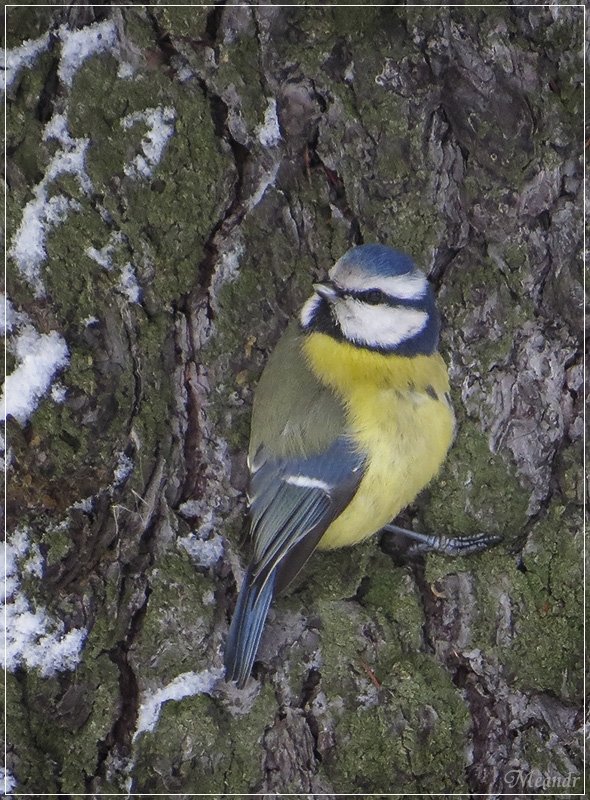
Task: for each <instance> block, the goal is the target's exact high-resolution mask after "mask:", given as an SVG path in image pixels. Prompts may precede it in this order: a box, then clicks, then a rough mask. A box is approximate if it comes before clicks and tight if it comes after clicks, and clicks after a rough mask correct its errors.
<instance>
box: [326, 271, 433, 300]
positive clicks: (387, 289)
mask: <svg viewBox="0 0 590 800" xmlns="http://www.w3.org/2000/svg"><path fill="white" fill-rule="evenodd" d="M330 278H332V280H333V281H334V282H335V283H337V284H338V285H339V286H342V288H344V289H346V290H349V291H350V290H352V291H367V290H369V289H380V290H381V291H382V292H384V293H385V294H387V295H389V296H390V297H392V298H399V299H400V300H419V299H420V298H421V297H424V295H425V294H426V291H427V289H428V281H427V280H426V276H425V275H424V274H423V273H422V272H420V270H418V269H416V270H414V271H413V272H407V273H406V274H405V275H366V274H364V273H362V272H360V271H359V270H354V271H353V270H351V269H348V268H347V267H344V268H343V267H339V266H338V265H336V266H335V267H333V268H332V269H331V270H330Z"/></svg>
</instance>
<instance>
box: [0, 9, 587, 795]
mask: <svg viewBox="0 0 590 800" xmlns="http://www.w3.org/2000/svg"><path fill="white" fill-rule="evenodd" d="M7 14H8V20H7V31H8V41H7V43H6V44H7V47H8V48H9V50H8V67H9V69H8V72H7V93H8V121H7V125H8V141H7V147H8V172H7V175H6V180H7V183H8V187H9V188H8V211H7V216H8V230H7V246H8V248H9V262H8V281H9V292H8V293H9V300H10V304H9V305H8V307H7V320H6V323H7V336H8V365H7V372H8V373H9V377H8V379H7V383H6V387H5V388H6V395H7V411H8V414H9V416H8V429H7V436H8V447H7V452H6V461H7V465H8V467H7V468H8V475H9V490H8V491H9V493H8V514H9V520H8V530H9V534H8V542H7V561H6V566H7V573H8V579H7V591H8V605H7V620H8V645H9V647H8V652H7V656H6V659H7V665H8V668H9V674H8V692H7V700H8V708H7V714H8V735H9V742H8V764H7V773H6V777H7V781H8V788H9V789H11V788H14V790H15V791H17V792H20V793H32V792H64V793H69V794H72V793H76V792H97V793H101V794H102V793H107V792H125V791H131V792H147V793H157V792H162V793H171V792H177V793H180V794H185V795H188V794H190V793H214V794H219V795H223V794H224V793H238V794H241V795H245V794H248V793H250V792H265V793H271V794H272V793H274V792H299V793H306V794H310V795H315V794H319V793H327V794H328V795H331V794H336V793H340V794H355V793H360V794H363V793H382V794H387V793H393V794H406V793H407V794H410V793H418V794H420V793H437V794H442V793H445V792H448V793H464V794H470V793H490V794H499V793H511V792H512V793H513V794H515V795H522V794H528V793H537V794H539V793H543V792H567V793H577V792H581V791H582V778H581V774H580V773H581V768H582V744H581V734H580V726H581V721H582V717H581V711H580V705H581V698H582V680H583V677H582V621H581V617H582V585H581V584H582V558H581V548H582V521H581V508H582V505H581V504H582V493H583V491H584V488H583V481H582V471H581V449H582V417H581V409H582V402H583V385H582V345H581V327H582V326H581V323H582V288H581V241H582V192H583V186H582V153H583V118H582V111H583V95H582V73H583V44H584V43H583V9H582V8H581V7H562V8H560V7H556V6H554V7H545V8H544V7H539V8H531V7H518V6H513V7H496V8H493V7H492V8H475V7H473V8H442V7H436V8H428V7H422V8H406V7H403V6H391V7H384V8H377V7H375V8H372V7H366V8H342V7H329V6H323V7H313V8H311V7H307V8H303V7H299V8H296V7H295V8H288V7H279V6H273V7H268V6H252V7H236V6H233V7H232V6H223V5H217V6H215V7H204V8H182V7H164V6H151V7H148V8H146V7H141V6H137V7H126V8H116V7H109V6H95V7H87V6H77V5H73V6H70V7H59V6H47V7H45V8H26V7H22V8H18V7H14V6H13V7H11V8H9V9H8V11H7ZM361 242H384V243H387V244H391V245H393V246H395V247H398V248H400V249H401V250H404V251H406V252H409V253H410V254H411V255H412V256H413V257H414V259H415V260H416V262H417V263H418V265H419V266H420V267H422V268H423V269H424V270H425V271H427V272H428V273H429V275H430V278H431V280H432V281H433V283H434V286H435V288H436V291H437V295H438V303H439V306H440V308H441V311H442V314H443V322H444V326H443V336H442V351H443V354H444V356H445V358H446V359H447V361H448V362H449V364H450V370H451V379H452V386H453V401H454V404H455V408H456V412H457V418H458V432H457V439H456V442H455V444H454V447H453V449H452V451H451V453H450V456H449V458H448V459H447V461H446V463H445V465H444V467H443V469H442V470H441V472H440V474H439V476H438V478H437V480H436V481H435V482H434V483H433V484H432V485H431V486H430V487H429V489H428V490H427V491H425V492H424V493H423V494H422V495H421V496H420V498H419V499H418V501H417V502H416V504H415V505H414V506H413V507H412V508H410V509H408V510H406V511H405V512H404V514H403V516H402V519H401V522H402V524H404V525H405V526H406V527H407V526H412V527H413V528H414V529H416V530H423V531H425V532H429V533H440V534H444V535H465V534H469V533H474V532H481V531H486V532H489V533H499V534H501V535H502V536H503V537H504V543H503V545H502V546H500V547H499V548H496V549H494V550H492V551H489V552H487V553H486V554H484V555H481V556H477V557H472V558H470V559H465V560H462V561H459V560H452V559H448V558H443V557H441V556H428V557H427V558H425V559H424V558H419V559H409V558H408V557H407V555H405V554H404V553H403V552H400V551H399V550H398V549H396V547H395V546H394V545H395V543H394V542H392V541H391V540H390V539H388V538H387V537H386V536H385V535H384V536H382V537H381V538H379V537H375V538H374V539H373V540H371V541H369V542H367V543H365V544H364V545H360V546H358V547H355V548H351V549H349V550H343V551H340V552H334V553H327V554H319V555H316V556H314V557H313V558H312V560H311V561H310V562H309V564H308V566H307V568H306V570H305V572H304V574H303V575H302V576H301V577H300V578H299V579H298V581H297V584H296V585H295V586H294V588H293V589H292V590H291V591H290V592H289V593H287V594H286V595H285V596H283V597H281V598H278V599H277V600H276V601H275V603H274V605H273V610H272V611H271V614H270V617H269V621H268V624H267V629H266V631H265V635H264V638H263V643H262V646H261V650H260V653H259V660H258V662H257V666H256V668H255V672H254V678H253V679H252V680H251V681H250V682H249V684H248V686H247V687H246V689H244V690H243V691H239V690H237V689H236V688H235V687H232V686H230V685H227V684H226V683H225V682H224V681H223V679H222V670H221V664H222V652H223V643H224V639H225V636H226V633H227V628H228V620H229V617H230V615H231V611H232V609H233V605H234V602H235V595H236V582H238V583H239V581H240V579H241V574H242V570H243V566H244V564H245V562H246V559H247V547H244V546H243V542H242V541H241V539H242V537H243V534H244V533H245V532H246V531H247V518H246V511H245V488H246V482H247V470H246V463H245V452H246V450H247V441H248V423H249V414H250V408H251V401H252V396H253V391H254V388H255V386H256V381H257V379H258V376H259V375H260V372H261V370H262V367H263V365H264V363H265V360H266V358H267V356H268V353H269V351H270V350H271V349H272V347H273V345H274V344H275V342H276V341H277V339H278V337H279V336H280V334H281V332H282V331H283V330H284V328H285V326H286V324H287V321H288V320H289V319H290V318H291V317H292V316H293V315H294V314H295V313H296V312H297V310H298V308H299V307H300V305H301V304H302V302H303V301H304V300H305V299H306V297H307V296H308V295H309V293H310V287H311V284H312V282H314V281H316V280H318V279H319V278H321V277H322V276H325V273H326V270H327V269H328V268H329V267H330V266H331V265H332V264H333V263H334V261H335V260H336V259H337V258H338V257H339V256H340V255H342V254H343V253H344V252H345V251H346V250H347V249H348V247H349V246H351V245H353V244H358V243H361Z"/></svg>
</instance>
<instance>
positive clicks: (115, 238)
mask: <svg viewBox="0 0 590 800" xmlns="http://www.w3.org/2000/svg"><path fill="white" fill-rule="evenodd" d="M123 238H124V237H123V234H122V233H121V232H120V231H115V232H114V233H111V235H110V236H109V240H108V242H107V243H106V244H105V246H104V247H101V248H100V250H98V249H97V248H96V247H87V248H86V250H85V251H84V252H85V253H86V255H87V256H88V258H91V259H92V260H93V261H96V263H97V264H98V265H99V266H101V267H102V268H103V269H106V270H109V271H110V270H112V269H113V266H114V260H115V254H116V251H117V247H118V246H119V245H120V244H121V243H122V242H123Z"/></svg>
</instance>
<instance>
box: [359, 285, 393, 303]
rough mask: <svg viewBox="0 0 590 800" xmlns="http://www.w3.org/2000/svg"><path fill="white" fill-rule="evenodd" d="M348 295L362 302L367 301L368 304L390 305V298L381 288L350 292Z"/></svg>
mask: <svg viewBox="0 0 590 800" xmlns="http://www.w3.org/2000/svg"><path fill="white" fill-rule="evenodd" d="M349 296H350V297H354V299H355V300H362V302H363V303H368V305H370V306H377V305H391V304H392V298H391V297H390V296H389V295H387V294H385V292H382V291H381V289H368V290H367V291H365V292H350V295H349Z"/></svg>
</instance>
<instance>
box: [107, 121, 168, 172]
mask: <svg viewBox="0 0 590 800" xmlns="http://www.w3.org/2000/svg"><path fill="white" fill-rule="evenodd" d="M175 119H176V112H175V111H174V109H173V108H170V107H168V106H166V107H158V108H146V109H145V111H136V112H135V113H133V114H128V115H127V116H126V117H123V119H122V120H121V125H122V126H123V128H125V130H128V129H129V128H132V127H133V126H134V125H137V124H138V123H141V122H143V123H145V124H146V125H147V127H148V131H147V133H146V134H145V135H144V137H143V138H142V140H141V149H142V152H141V153H139V154H138V155H136V156H135V158H134V159H133V160H132V161H131V162H130V163H129V164H126V165H125V167H124V172H125V175H128V176H129V177H131V178H150V177H151V175H152V173H153V171H154V169H155V168H156V166H157V165H158V164H159V163H160V161H161V160H162V156H163V155H164V150H165V149H166V145H167V144H168V140H169V139H170V137H171V136H172V134H173V133H174V121H175Z"/></svg>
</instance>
